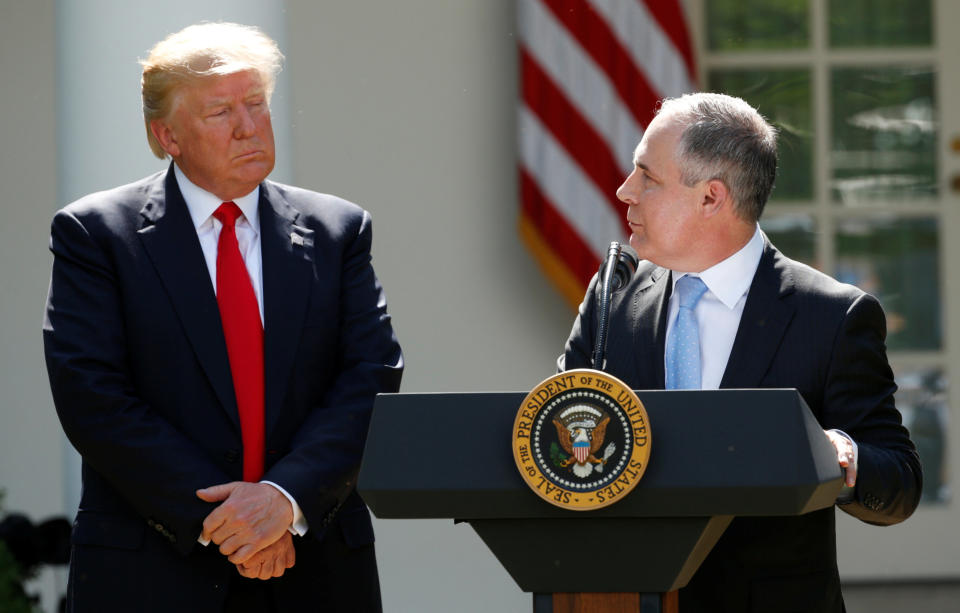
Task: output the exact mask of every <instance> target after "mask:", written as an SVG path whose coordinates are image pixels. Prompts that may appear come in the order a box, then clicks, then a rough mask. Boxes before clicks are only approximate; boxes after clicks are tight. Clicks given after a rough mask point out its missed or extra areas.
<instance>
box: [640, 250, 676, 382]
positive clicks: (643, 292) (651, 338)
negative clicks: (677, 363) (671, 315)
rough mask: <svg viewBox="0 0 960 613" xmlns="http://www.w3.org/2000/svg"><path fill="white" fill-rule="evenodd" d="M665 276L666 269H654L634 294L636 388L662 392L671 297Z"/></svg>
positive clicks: (666, 275) (668, 277) (668, 282)
mask: <svg viewBox="0 0 960 613" xmlns="http://www.w3.org/2000/svg"><path fill="white" fill-rule="evenodd" d="M668 273H669V271H668V270H667V269H665V268H660V267H658V268H656V269H654V271H653V272H652V273H650V275H649V276H648V277H647V278H646V279H645V280H644V281H643V282H642V285H641V286H640V287H638V288H637V291H636V292H635V296H636V301H635V303H634V318H633V321H634V344H633V347H634V352H633V353H634V355H635V356H636V357H637V361H638V364H637V370H636V372H637V376H638V377H639V380H638V383H639V385H638V386H637V388H638V389H663V382H664V373H663V351H664V345H665V343H666V341H665V338H664V337H665V334H666V329H667V326H666V323H667V300H668V299H669V297H670V292H669V288H670V275H669V274H668ZM651 348H652V349H651Z"/></svg>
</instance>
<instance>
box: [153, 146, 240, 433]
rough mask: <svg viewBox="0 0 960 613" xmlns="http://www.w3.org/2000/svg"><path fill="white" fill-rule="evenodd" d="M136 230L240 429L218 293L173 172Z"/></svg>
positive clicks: (157, 187) (209, 376)
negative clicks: (211, 281)
mask: <svg viewBox="0 0 960 613" xmlns="http://www.w3.org/2000/svg"><path fill="white" fill-rule="evenodd" d="M140 215H141V217H142V222H141V226H140V229H139V230H138V231H137V234H138V236H139V237H140V240H141V242H142V243H143V246H144V248H145V249H146V251H147V254H148V255H149V256H150V260H151V261H152V262H153V265H154V268H156V271H157V274H158V275H159V276H160V281H161V282H162V283H163V286H164V288H165V290H166V292H167V295H168V296H169V297H170V302H171V303H172V304H173V308H174V310H175V311H176V313H177V317H178V318H179V319H180V322H181V323H182V324H183V328H184V330H185V332H186V336H187V338H188V339H189V341H190V344H191V345H192V346H193V350H194V353H196V356H197V360H198V361H199V362H200V365H201V367H202V368H203V372H204V373H205V374H206V376H207V379H208V380H209V381H210V384H211V386H213V389H214V392H215V393H216V395H217V398H218V399H219V400H220V404H221V405H222V406H223V407H224V409H225V410H226V412H227V413H228V415H229V416H230V419H231V420H232V421H233V423H234V424H235V425H236V427H237V429H238V431H239V428H240V422H239V418H238V416H237V401H236V397H235V395H234V391H233V379H232V378H231V376H230V362H229V360H228V358H227V349H226V342H225V341H224V337H223V327H222V325H221V323H220V310H219V308H218V307H217V298H216V294H215V293H214V290H213V285H212V284H211V283H210V274H209V272H208V271H207V266H206V263H205V261H204V257H203V251H202V250H201V249H200V241H199V239H198V238H197V231H196V229H195V228H194V226H193V221H192V220H191V218H190V213H189V212H188V210H187V204H186V202H184V200H183V195H182V194H181V193H180V188H179V187H178V186H177V180H176V177H175V175H174V173H173V166H172V165H171V167H170V169H169V170H168V171H167V174H166V175H165V177H164V179H163V182H162V183H161V182H157V183H156V185H155V189H154V191H153V192H152V193H150V194H149V196H148V198H147V203H146V204H145V205H144V207H143V209H141V211H140Z"/></svg>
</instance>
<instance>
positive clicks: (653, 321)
mask: <svg viewBox="0 0 960 613" xmlns="http://www.w3.org/2000/svg"><path fill="white" fill-rule="evenodd" d="M633 162H634V169H633V172H631V173H630V175H629V176H628V177H627V179H626V180H625V181H624V183H623V185H621V186H620V188H619V189H618V190H617V197H618V198H619V199H620V200H621V201H622V202H624V203H625V204H626V205H627V210H626V218H627V222H628V224H629V226H630V229H631V235H630V245H631V247H633V249H634V250H635V251H636V252H637V254H638V255H639V256H640V258H641V259H642V260H646V261H643V262H641V264H640V266H639V267H638V270H637V272H636V274H635V275H634V277H633V278H632V279H631V280H630V282H629V284H628V285H627V286H626V287H625V288H624V289H622V290H621V291H620V292H618V293H617V294H615V297H614V299H613V300H612V301H611V311H610V324H609V329H608V336H607V338H608V345H607V365H608V368H607V370H608V371H609V372H610V373H611V374H613V375H615V376H617V377H619V378H620V379H622V380H623V381H624V382H626V383H627V384H628V385H630V386H631V387H632V388H634V389H664V388H666V389H685V388H686V389H718V388H796V389H797V390H799V392H800V394H801V395H802V396H803V398H804V400H805V401H806V403H807V405H808V406H809V407H810V409H811V411H812V412H813V415H814V416H815V417H816V418H817V420H818V421H819V423H820V425H821V426H822V427H823V428H824V436H826V437H827V438H828V439H829V440H830V442H831V443H832V444H833V446H834V447H835V448H836V451H837V461H838V463H839V465H840V466H841V467H843V469H844V470H845V474H846V477H845V487H844V491H843V492H842V493H841V496H840V498H839V499H838V501H837V503H838V506H839V507H840V508H841V509H842V510H844V511H846V512H847V513H850V514H851V515H853V516H855V517H857V518H859V519H861V520H863V521H865V522H867V523H872V524H880V525H886V524H893V523H897V522H900V521H903V520H904V519H906V518H907V517H908V516H909V515H910V514H911V513H912V512H913V511H914V509H915V508H916V506H917V503H918V501H919V499H920V490H921V487H922V474H921V469H920V462H919V459H918V456H917V452H916V449H915V448H914V445H913V443H912V442H911V440H910V437H909V433H908V432H907V430H906V429H905V428H904V427H903V425H902V423H901V421H902V420H901V416H900V413H899V412H898V411H897V408H896V406H895V404H894V399H893V393H894V391H895V390H896V385H895V384H894V381H893V373H892V371H891V369H890V366H889V364H888V362H887V356H886V349H885V346H884V338H885V336H886V324H885V319H884V315H883V310H882V309H881V308H880V305H879V303H878V302H877V300H876V298H874V297H873V296H871V295H869V294H866V293H864V292H863V291H861V290H859V289H857V288H856V287H853V286H850V285H845V284H842V283H839V282H837V281H835V280H833V279H831V278H830V277H828V276H826V275H824V274H822V273H820V272H818V271H816V270H813V269H812V268H809V267H807V266H804V265H803V264H800V263H798V262H795V261H793V260H791V259H789V258H787V257H785V256H784V255H783V254H782V253H780V252H779V251H778V250H777V249H776V248H775V247H774V246H773V245H772V244H771V243H770V241H769V240H768V239H767V237H766V236H765V235H764V234H763V233H762V232H761V231H760V228H759V226H758V220H759V218H760V215H761V213H762V212H763V208H764V205H765V204H766V202H767V199H768V197H769V196H770V192H771V190H772V189H773V182H774V177H775V174H776V167H777V143H776V132H775V130H774V128H773V127H771V126H770V125H769V124H768V123H767V122H766V120H764V118H763V117H762V116H761V115H760V114H759V113H758V112H757V111H756V110H754V109H753V108H752V107H751V106H750V105H749V104H747V103H746V102H744V101H743V100H741V99H739V98H733V97H730V96H725V95H721V94H706V93H704V94H693V95H687V96H683V97H681V98H677V99H672V100H666V101H664V102H663V103H662V105H661V107H660V109H659V111H658V113H657V116H656V117H655V118H654V120H653V121H652V122H651V123H650V125H649V126H648V127H647V130H646V131H645V132H644V134H643V138H642V140H641V141H640V144H639V145H638V146H637V148H636V151H635V153H634V159H633ZM596 292H597V280H596V278H594V280H593V282H592V283H591V284H590V288H589V289H588V291H587V295H586V298H585V299H584V301H583V304H582V305H581V306H580V312H579V316H578V317H577V319H576V321H575V323H574V326H573V330H572V332H571V334H570V338H569V340H568V341H567V345H566V350H565V352H564V355H563V356H561V358H560V360H559V365H560V368H561V369H562V370H563V369H571V368H589V367H591V361H590V357H591V354H592V352H593V343H594V334H595V326H596V304H597V300H596ZM834 524H835V517H834V510H833V508H828V509H823V510H820V511H815V512H812V513H808V514H806V515H802V516H799V517H737V518H735V519H734V520H733V521H732V522H731V524H730V526H729V527H728V528H727V530H726V532H725V533H724V534H723V536H722V537H721V538H720V540H719V542H718V543H717V545H716V546H715V547H714V549H713V550H712V551H711V552H710V554H709V555H708V556H707V558H706V560H705V561H704V562H703V564H702V565H701V566H700V568H699V570H698V571H697V572H696V574H695V575H694V576H693V578H692V580H691V581H690V583H689V584H688V585H687V586H686V588H684V589H681V590H680V601H679V602H680V604H679V607H680V610H681V611H683V612H684V613H691V612H699V611H704V612H707V611H709V612H717V611H719V612H730V613H741V612H743V611H763V612H773V611H787V610H789V611H794V612H796V611H809V612H817V613H823V612H840V611H842V610H843V598H842V595H841V594H840V580H839V574H838V569H837V560H836V536H835V528H834Z"/></svg>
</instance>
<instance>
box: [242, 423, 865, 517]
mask: <svg viewBox="0 0 960 613" xmlns="http://www.w3.org/2000/svg"><path fill="white" fill-rule="evenodd" d="M844 436H846V435H845V434H844ZM847 438H850V437H847ZM853 448H854V454H856V448H857V446H856V445H854V446H853ZM854 457H856V456H854ZM260 483H266V484H267V485H272V486H273V487H275V488H277V491H279V492H280V493H281V494H283V496H284V498H286V499H287V500H289V501H290V506H291V507H293V523H292V524H290V527H289V528H287V530H288V531H289V532H290V534H293V535H294V536H303V535H304V534H306V533H307V530H308V529H309V528H310V526H308V525H307V518H306V517H304V516H303V511H301V510H300V505H298V504H297V501H296V500H294V499H293V496H291V495H290V494H289V492H287V490H285V489H283V488H282V487H280V486H279V485H277V484H276V483H274V482H273V481H261V482H260Z"/></svg>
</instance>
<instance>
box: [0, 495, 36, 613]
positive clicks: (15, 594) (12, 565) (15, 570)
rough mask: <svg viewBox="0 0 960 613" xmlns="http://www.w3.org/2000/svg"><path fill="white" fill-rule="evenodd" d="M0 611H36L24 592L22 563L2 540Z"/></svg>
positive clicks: (0, 514) (0, 498)
mask: <svg viewBox="0 0 960 613" xmlns="http://www.w3.org/2000/svg"><path fill="white" fill-rule="evenodd" d="M5 493H6V492H5V491H4V490H2V489H0V519H2V518H3V497H4V494H5ZM0 611H3V613H35V612H36V609H35V608H34V606H33V605H32V604H31V603H30V600H29V599H28V598H27V596H26V595H25V594H24V593H23V576H22V573H21V571H20V565H19V564H17V561H16V560H15V559H14V558H13V554H11V553H10V550H9V549H7V545H6V543H3V542H0Z"/></svg>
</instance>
